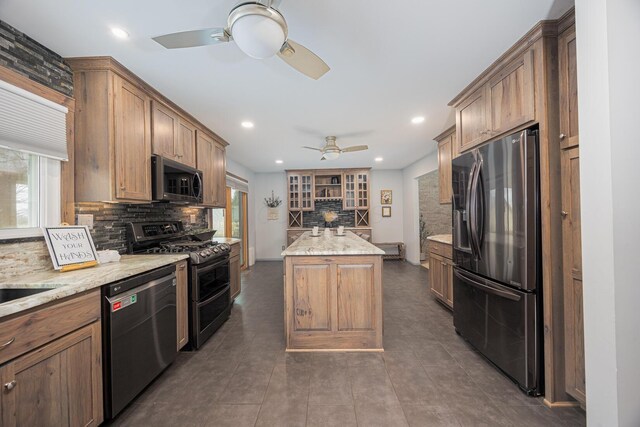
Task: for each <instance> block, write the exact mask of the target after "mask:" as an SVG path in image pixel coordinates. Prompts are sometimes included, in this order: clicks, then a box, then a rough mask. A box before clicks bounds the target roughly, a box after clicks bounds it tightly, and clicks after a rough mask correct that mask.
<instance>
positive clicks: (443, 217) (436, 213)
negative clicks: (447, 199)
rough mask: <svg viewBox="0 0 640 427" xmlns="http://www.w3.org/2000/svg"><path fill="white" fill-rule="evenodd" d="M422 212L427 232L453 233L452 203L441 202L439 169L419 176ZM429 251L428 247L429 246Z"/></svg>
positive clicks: (430, 233) (434, 233)
mask: <svg viewBox="0 0 640 427" xmlns="http://www.w3.org/2000/svg"><path fill="white" fill-rule="evenodd" d="M418 192H419V196H418V200H419V204H420V213H421V214H422V216H423V218H424V220H425V222H426V224H427V234H428V235H429V236H433V235H436V234H451V231H452V229H451V205H450V204H447V205H441V204H440V177H439V174H438V170H434V171H432V172H429V173H428V174H426V175H422V176H421V177H420V178H418ZM427 251H428V248H427Z"/></svg>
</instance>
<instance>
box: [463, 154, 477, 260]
mask: <svg viewBox="0 0 640 427" xmlns="http://www.w3.org/2000/svg"><path fill="white" fill-rule="evenodd" d="M475 174H476V163H475V162H474V163H473V166H471V171H470V172H469V184H468V185H467V197H465V199H466V201H465V209H466V211H467V236H468V238H469V248H470V249H471V255H475V245H474V241H473V233H472V231H473V230H472V224H473V220H474V218H473V203H472V201H471V195H472V194H473V177H474V176H475Z"/></svg>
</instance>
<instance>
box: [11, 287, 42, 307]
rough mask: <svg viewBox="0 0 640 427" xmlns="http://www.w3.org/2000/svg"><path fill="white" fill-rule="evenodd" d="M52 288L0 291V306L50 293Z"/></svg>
mask: <svg viewBox="0 0 640 427" xmlns="http://www.w3.org/2000/svg"><path fill="white" fill-rule="evenodd" d="M51 289H53V288H7V289H0V304H2V303H5V302H9V301H13V300H16V299H19V298H24V297H28V296H31V295H35V294H39V293H40V292H45V291H50V290H51Z"/></svg>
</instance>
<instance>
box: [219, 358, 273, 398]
mask: <svg viewBox="0 0 640 427" xmlns="http://www.w3.org/2000/svg"><path fill="white" fill-rule="evenodd" d="M272 370H273V368H270V369H263V370H261V369H249V368H247V369H241V368H240V367H238V369H237V370H236V372H235V373H234V374H233V376H232V377H231V378H230V380H229V383H228V385H227V387H226V388H225V389H224V391H223V392H222V393H221V394H220V396H219V397H218V402H219V403H236V404H261V403H262V400H263V399H264V395H265V393H266V391H267V387H268V385H269V379H270V378H271V372H272Z"/></svg>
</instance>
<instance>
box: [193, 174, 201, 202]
mask: <svg viewBox="0 0 640 427" xmlns="http://www.w3.org/2000/svg"><path fill="white" fill-rule="evenodd" d="M195 179H197V180H198V184H199V185H198V194H194V197H195V198H196V199H200V197H201V196H202V178H200V174H199V173H197V172H196V175H195Z"/></svg>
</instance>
